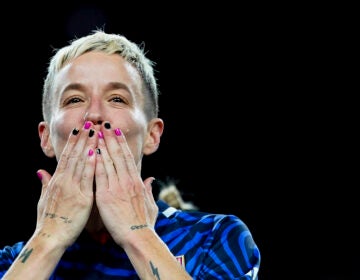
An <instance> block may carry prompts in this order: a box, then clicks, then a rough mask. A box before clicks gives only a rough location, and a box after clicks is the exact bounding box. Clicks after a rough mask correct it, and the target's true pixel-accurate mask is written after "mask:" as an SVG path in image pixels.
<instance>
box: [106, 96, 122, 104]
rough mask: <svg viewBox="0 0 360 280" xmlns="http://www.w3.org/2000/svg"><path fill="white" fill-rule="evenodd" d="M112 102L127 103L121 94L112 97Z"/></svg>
mask: <svg viewBox="0 0 360 280" xmlns="http://www.w3.org/2000/svg"><path fill="white" fill-rule="evenodd" d="M110 100H111V101H112V102H116V103H125V100H124V99H123V98H121V97H120V96H115V97H113V98H111V99H110Z"/></svg>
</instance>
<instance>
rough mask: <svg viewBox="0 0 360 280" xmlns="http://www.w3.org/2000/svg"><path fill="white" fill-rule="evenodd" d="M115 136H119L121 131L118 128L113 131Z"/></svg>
mask: <svg viewBox="0 0 360 280" xmlns="http://www.w3.org/2000/svg"><path fill="white" fill-rule="evenodd" d="M115 134H116V135H117V136H121V130H120V128H116V129H115Z"/></svg>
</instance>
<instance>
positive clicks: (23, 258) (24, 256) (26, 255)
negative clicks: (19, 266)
mask: <svg viewBox="0 0 360 280" xmlns="http://www.w3.org/2000/svg"><path fill="white" fill-rule="evenodd" d="M32 251H33V249H30V250H28V249H27V248H26V249H25V251H24V253H22V254H21V255H20V256H19V259H20V260H21V262H22V263H25V262H26V260H27V259H28V258H29V257H30V255H31V253H32Z"/></svg>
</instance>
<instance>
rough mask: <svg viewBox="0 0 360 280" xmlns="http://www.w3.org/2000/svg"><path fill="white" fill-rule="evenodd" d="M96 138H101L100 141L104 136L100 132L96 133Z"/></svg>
mask: <svg viewBox="0 0 360 280" xmlns="http://www.w3.org/2000/svg"><path fill="white" fill-rule="evenodd" d="M98 136H99V138H101V139H103V138H104V134H103V133H102V132H101V131H99V132H98Z"/></svg>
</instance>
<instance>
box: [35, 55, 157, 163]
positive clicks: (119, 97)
mask: <svg viewBox="0 0 360 280" xmlns="http://www.w3.org/2000/svg"><path fill="white" fill-rule="evenodd" d="M142 92H143V90H142V80H141V77H140V76H139V74H138V72H137V70H136V69H135V68H134V67H133V66H132V65H131V64H130V63H128V62H127V61H125V60H124V59H123V58H122V57H120V56H119V55H117V54H112V55H107V54H104V53H100V52H90V53H86V54H83V55H81V56H80V57H78V58H76V59H75V60H73V61H72V62H71V63H69V64H67V65H66V66H65V67H64V68H62V69H61V70H60V72H59V73H58V74H57V76H56V78H55V84H54V93H53V96H54V100H53V103H52V108H53V111H52V112H53V113H52V118H51V121H50V124H46V123H44V122H42V123H40V124H39V136H40V138H41V147H42V148H43V151H44V153H45V154H46V155H47V156H49V157H54V156H55V157H56V158H57V159H59V157H60V154H61V152H62V151H63V149H64V146H65V145H66V142H67V139H68V137H69V134H70V133H71V131H72V130H73V129H74V128H75V127H77V128H81V127H82V126H83V125H84V122H85V121H91V122H92V123H93V128H94V129H95V130H100V128H101V123H103V122H105V121H108V122H110V124H111V127H112V129H115V128H120V129H121V131H122V132H123V133H124V134H125V137H126V139H127V142H128V144H129V147H130V149H131V151H132V153H133V155H134V158H135V161H136V163H137V165H138V166H139V168H140V166H141V158H142V155H143V154H151V153H153V152H155V151H156V150H157V148H158V145H159V142H160V137H161V134H162V132H163V122H162V120H161V119H158V118H155V119H152V120H150V121H149V122H148V120H147V119H146V116H145V113H144V104H145V97H144V96H143V94H142Z"/></svg>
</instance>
